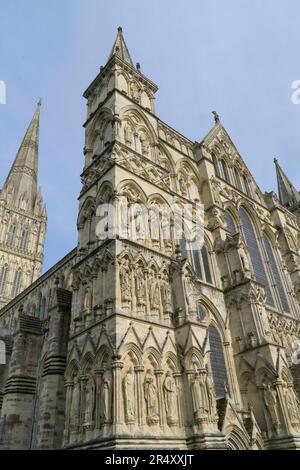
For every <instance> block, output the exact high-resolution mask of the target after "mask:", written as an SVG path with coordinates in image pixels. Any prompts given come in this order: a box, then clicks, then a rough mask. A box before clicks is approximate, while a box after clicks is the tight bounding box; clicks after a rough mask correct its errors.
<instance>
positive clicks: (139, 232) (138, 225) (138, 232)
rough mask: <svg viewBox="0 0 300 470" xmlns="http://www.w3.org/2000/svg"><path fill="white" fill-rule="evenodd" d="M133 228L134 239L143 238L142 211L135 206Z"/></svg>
mask: <svg viewBox="0 0 300 470" xmlns="http://www.w3.org/2000/svg"><path fill="white" fill-rule="evenodd" d="M134 228H135V233H134V234H133V235H134V236H136V240H145V219H144V212H143V210H142V209H141V208H140V207H136V210H135V214H134Z"/></svg>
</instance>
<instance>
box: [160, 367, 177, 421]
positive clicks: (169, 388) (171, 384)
mask: <svg viewBox="0 0 300 470" xmlns="http://www.w3.org/2000/svg"><path fill="white" fill-rule="evenodd" d="M163 391H164V401H165V409H166V415H167V423H168V425H169V426H176V425H177V423H178V417H177V390H176V382H175V380H174V378H173V376H172V372H170V371H168V372H167V374H166V378H165V380H164V383H163Z"/></svg>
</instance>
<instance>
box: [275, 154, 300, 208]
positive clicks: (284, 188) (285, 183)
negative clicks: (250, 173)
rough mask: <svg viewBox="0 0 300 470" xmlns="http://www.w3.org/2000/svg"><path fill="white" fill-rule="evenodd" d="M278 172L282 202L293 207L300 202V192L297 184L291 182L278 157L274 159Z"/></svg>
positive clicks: (279, 193)
mask: <svg viewBox="0 0 300 470" xmlns="http://www.w3.org/2000/svg"><path fill="white" fill-rule="evenodd" d="M274 163H275V166H276V173H277V183H278V195H279V200H280V202H281V204H282V205H283V206H285V207H291V206H293V205H295V204H297V203H298V202H300V194H299V192H298V191H297V189H296V188H295V186H294V185H293V184H292V183H291V182H290V180H289V179H288V177H287V176H286V174H285V173H284V171H283V170H282V168H281V166H280V165H279V163H278V160H276V158H275V159H274Z"/></svg>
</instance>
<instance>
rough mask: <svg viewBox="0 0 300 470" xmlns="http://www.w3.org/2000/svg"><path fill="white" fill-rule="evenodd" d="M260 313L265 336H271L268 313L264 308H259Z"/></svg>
mask: <svg viewBox="0 0 300 470" xmlns="http://www.w3.org/2000/svg"><path fill="white" fill-rule="evenodd" d="M258 313H259V316H260V319H261V323H262V329H263V332H264V335H265V336H268V335H270V333H271V332H270V324H269V320H268V316H267V312H266V310H265V308H264V307H261V306H259V307H258Z"/></svg>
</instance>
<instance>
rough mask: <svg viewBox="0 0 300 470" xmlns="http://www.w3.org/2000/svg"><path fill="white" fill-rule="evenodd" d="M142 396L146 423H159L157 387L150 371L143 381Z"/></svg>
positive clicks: (149, 370) (150, 370)
mask: <svg viewBox="0 0 300 470" xmlns="http://www.w3.org/2000/svg"><path fill="white" fill-rule="evenodd" d="M144 395H145V401H146V409H147V423H148V424H149V425H153V424H158V423H159V413H158V400H157V386H156V384H155V376H154V373H153V370H152V369H148V370H147V373H146V377H145V380H144Z"/></svg>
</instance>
